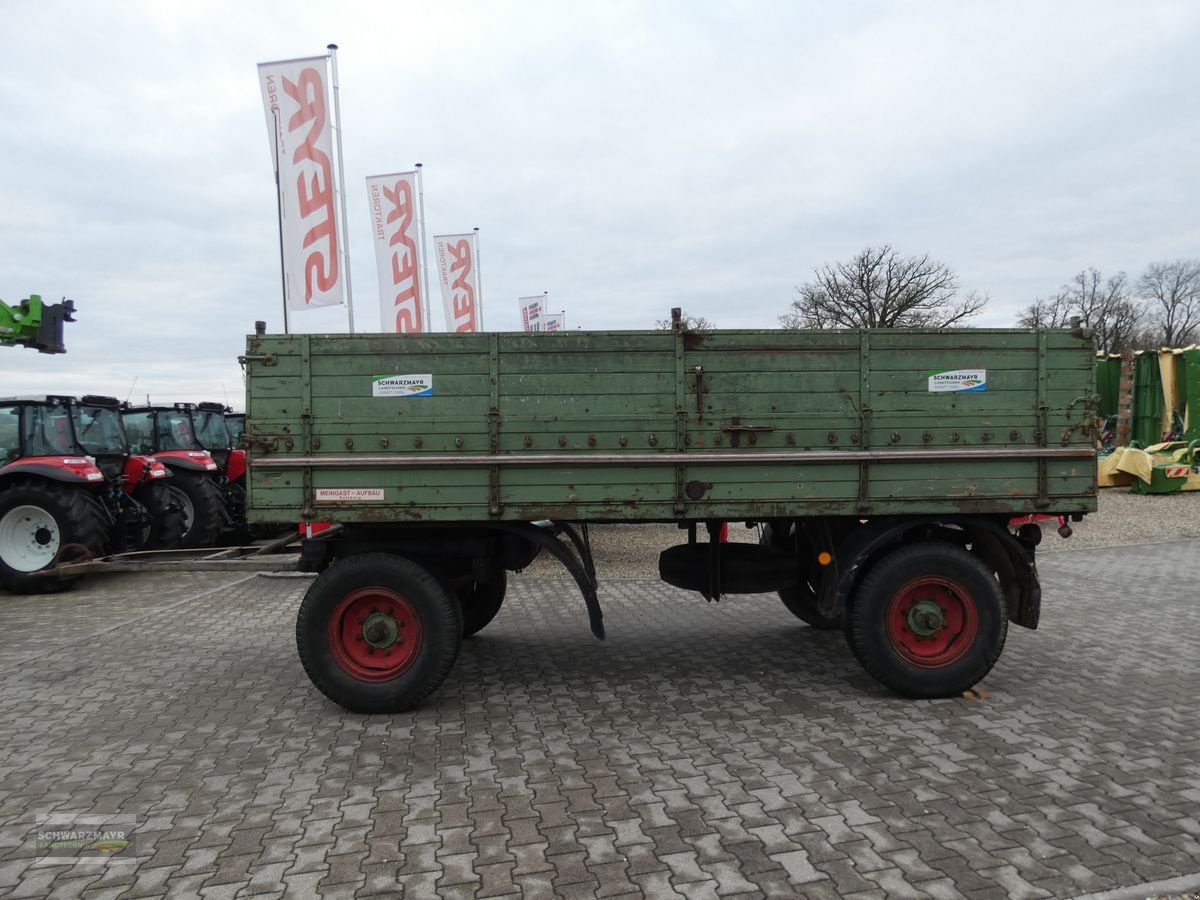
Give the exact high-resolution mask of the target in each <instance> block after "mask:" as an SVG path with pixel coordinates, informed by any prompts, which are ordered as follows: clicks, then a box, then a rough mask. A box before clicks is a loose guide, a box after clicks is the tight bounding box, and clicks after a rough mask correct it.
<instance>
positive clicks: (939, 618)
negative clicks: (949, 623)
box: [907, 600, 946, 637]
mask: <svg viewBox="0 0 1200 900" xmlns="http://www.w3.org/2000/svg"><path fill="white" fill-rule="evenodd" d="M907 618H908V627H909V628H910V629H911V630H912V632H913V634H916V635H919V636H920V637H932V636H933V635H935V634H937V633H938V632H939V631H941V630H942V629H943V628H945V627H946V613H945V611H944V610H943V609H942V608H941V607H940V606H938V605H937V604H936V603H934V602H933V601H932V600H918V601H917V602H916V603H914V604H913V605H912V606H910V607H909V608H908V616H907Z"/></svg>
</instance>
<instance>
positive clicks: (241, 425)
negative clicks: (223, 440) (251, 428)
mask: <svg viewBox="0 0 1200 900" xmlns="http://www.w3.org/2000/svg"><path fill="white" fill-rule="evenodd" d="M225 427H226V428H228V429H229V440H230V441H231V442H232V445H233V446H234V447H241V445H242V435H244V434H245V433H246V414H245V413H235V412H227V413H225Z"/></svg>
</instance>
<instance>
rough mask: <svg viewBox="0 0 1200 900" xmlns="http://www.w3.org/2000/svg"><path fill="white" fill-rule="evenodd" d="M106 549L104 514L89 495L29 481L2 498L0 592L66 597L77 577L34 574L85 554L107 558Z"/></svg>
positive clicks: (72, 488) (63, 486) (77, 489)
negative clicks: (64, 594)
mask: <svg viewBox="0 0 1200 900" xmlns="http://www.w3.org/2000/svg"><path fill="white" fill-rule="evenodd" d="M107 547H108V529H107V526H106V525H105V516H104V510H103V509H102V508H101V506H100V504H99V503H98V502H97V501H96V498H95V497H93V496H92V495H91V493H90V492H89V491H88V490H87V489H85V488H83V487H79V486H72V485H66V484H56V483H53V482H45V483H39V482H36V481H24V482H20V483H17V484H14V485H13V486H12V487H10V488H7V489H5V490H4V491H3V492H0V588H4V589H5V590H7V591H11V592H12V593H14V594H52V593H57V592H58V591H65V590H66V589H67V588H69V587H70V586H71V585H72V584H73V583H74V582H75V581H77V580H78V577H76V578H49V577H45V578H39V577H34V576H32V574H31V573H33V572H39V571H41V570H42V569H47V568H49V567H50V566H51V565H52V564H53V563H55V562H56V561H57V560H59V559H61V558H75V557H78V556H80V555H81V552H82V551H83V550H86V551H87V552H88V553H90V554H92V555H93V556H103V555H104V553H105V552H106V550H107ZM64 548H66V549H65V551H64ZM73 549H78V550H79V551H80V552H76V553H72V552H71V551H72V550H73ZM60 554H61V556H60Z"/></svg>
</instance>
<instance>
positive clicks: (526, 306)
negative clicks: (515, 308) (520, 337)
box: [517, 294, 546, 331]
mask: <svg viewBox="0 0 1200 900" xmlns="http://www.w3.org/2000/svg"><path fill="white" fill-rule="evenodd" d="M544 299H546V298H545V295H544V294H543V295H541V296H538V297H518V298H517V304H518V305H519V306H520V307H521V324H522V325H523V326H524V327H525V330H526V331H541V330H542V301H543V300H544Z"/></svg>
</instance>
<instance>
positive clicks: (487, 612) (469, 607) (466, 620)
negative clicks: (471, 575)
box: [458, 566, 508, 638]
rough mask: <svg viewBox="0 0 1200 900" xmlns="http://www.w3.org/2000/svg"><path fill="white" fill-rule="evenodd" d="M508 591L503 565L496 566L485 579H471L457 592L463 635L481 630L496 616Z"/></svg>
mask: <svg viewBox="0 0 1200 900" xmlns="http://www.w3.org/2000/svg"><path fill="white" fill-rule="evenodd" d="M507 592H508V573H507V572H506V571H505V570H504V567H503V566H496V567H495V568H494V570H493V571H492V575H491V577H490V578H489V579H488V580H487V581H472V582H471V584H470V586H469V587H467V588H465V589H463V590H460V591H459V592H458V603H459V606H461V607H462V620H463V637H465V638H467V637H471V635H473V634H478V633H479V632H481V631H483V629H484V628H486V627H487V626H488V625H489V624H490V623H491V621H492V619H494V618H496V613H498V612H500V607H501V606H503V605H504V595H505V594H506V593H507Z"/></svg>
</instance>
